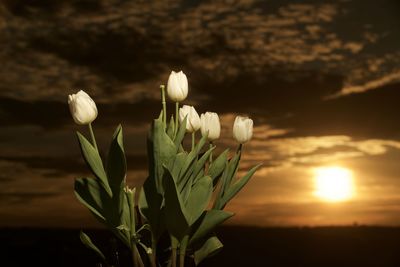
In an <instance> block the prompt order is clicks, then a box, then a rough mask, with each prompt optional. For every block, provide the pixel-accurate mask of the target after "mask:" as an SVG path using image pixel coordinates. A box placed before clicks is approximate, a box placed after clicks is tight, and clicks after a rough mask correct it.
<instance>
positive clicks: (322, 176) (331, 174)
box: [314, 166, 354, 202]
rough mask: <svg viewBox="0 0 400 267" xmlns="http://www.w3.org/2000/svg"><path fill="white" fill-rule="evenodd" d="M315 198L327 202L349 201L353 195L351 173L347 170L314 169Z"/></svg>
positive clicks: (333, 167)
mask: <svg viewBox="0 0 400 267" xmlns="http://www.w3.org/2000/svg"><path fill="white" fill-rule="evenodd" d="M314 174H315V176H314V177H315V189H316V190H315V192H314V194H315V196H317V197H318V198H320V199H322V200H325V201H329V202H340V201H345V200H349V199H351V198H352V197H353V195H354V180H353V173H352V171H351V170H349V169H347V168H342V167H337V166H330V167H320V168H317V169H315V173H314Z"/></svg>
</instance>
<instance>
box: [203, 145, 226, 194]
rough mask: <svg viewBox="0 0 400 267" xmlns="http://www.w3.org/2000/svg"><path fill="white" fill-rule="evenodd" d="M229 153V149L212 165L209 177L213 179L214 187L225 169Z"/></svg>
mask: <svg viewBox="0 0 400 267" xmlns="http://www.w3.org/2000/svg"><path fill="white" fill-rule="evenodd" d="M228 153H229V149H227V150H225V151H224V152H222V153H221V154H220V155H219V156H218V158H216V159H215V160H214V161H213V162H212V163H211V165H210V168H209V170H208V175H209V176H211V178H212V179H213V184H214V186H215V185H216V184H217V183H218V180H219V178H220V177H221V174H222V172H223V171H224V169H225V166H226V162H227V158H228Z"/></svg>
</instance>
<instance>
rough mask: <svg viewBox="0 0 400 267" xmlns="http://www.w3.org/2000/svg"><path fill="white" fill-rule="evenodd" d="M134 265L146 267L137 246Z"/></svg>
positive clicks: (134, 247) (134, 252)
mask: <svg viewBox="0 0 400 267" xmlns="http://www.w3.org/2000/svg"><path fill="white" fill-rule="evenodd" d="M132 254H133V264H134V266H139V267H144V264H143V261H142V258H141V257H140V254H139V250H138V248H137V246H136V244H134V245H133V253H132Z"/></svg>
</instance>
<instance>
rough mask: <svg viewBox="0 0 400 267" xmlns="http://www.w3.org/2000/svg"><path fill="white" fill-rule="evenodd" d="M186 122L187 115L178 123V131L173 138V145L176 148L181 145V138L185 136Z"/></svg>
mask: <svg viewBox="0 0 400 267" xmlns="http://www.w3.org/2000/svg"><path fill="white" fill-rule="evenodd" d="M186 122H187V116H186V117H185V118H184V119H183V121H182V122H181V123H180V124H179V129H178V133H177V134H176V136H175V139H174V144H175V147H177V148H179V147H180V146H181V144H182V141H183V138H184V137H185V133H186Z"/></svg>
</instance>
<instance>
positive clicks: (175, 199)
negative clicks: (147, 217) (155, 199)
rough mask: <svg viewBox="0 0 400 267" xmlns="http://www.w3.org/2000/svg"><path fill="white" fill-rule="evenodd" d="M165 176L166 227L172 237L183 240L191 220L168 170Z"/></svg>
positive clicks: (165, 171)
mask: <svg viewBox="0 0 400 267" xmlns="http://www.w3.org/2000/svg"><path fill="white" fill-rule="evenodd" d="M164 174H165V175H164V188H165V194H164V199H165V220H166V226H167V229H168V232H169V233H170V234H171V235H173V236H174V237H176V239H178V240H181V239H182V238H183V236H184V235H185V233H186V232H187V230H188V228H189V224H188V221H189V219H188V216H187V212H186V210H185V206H184V204H183V202H182V200H181V197H180V195H179V193H178V191H177V188H176V184H175V181H174V178H173V177H172V176H171V173H170V172H169V171H168V169H166V168H165V170H164Z"/></svg>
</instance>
